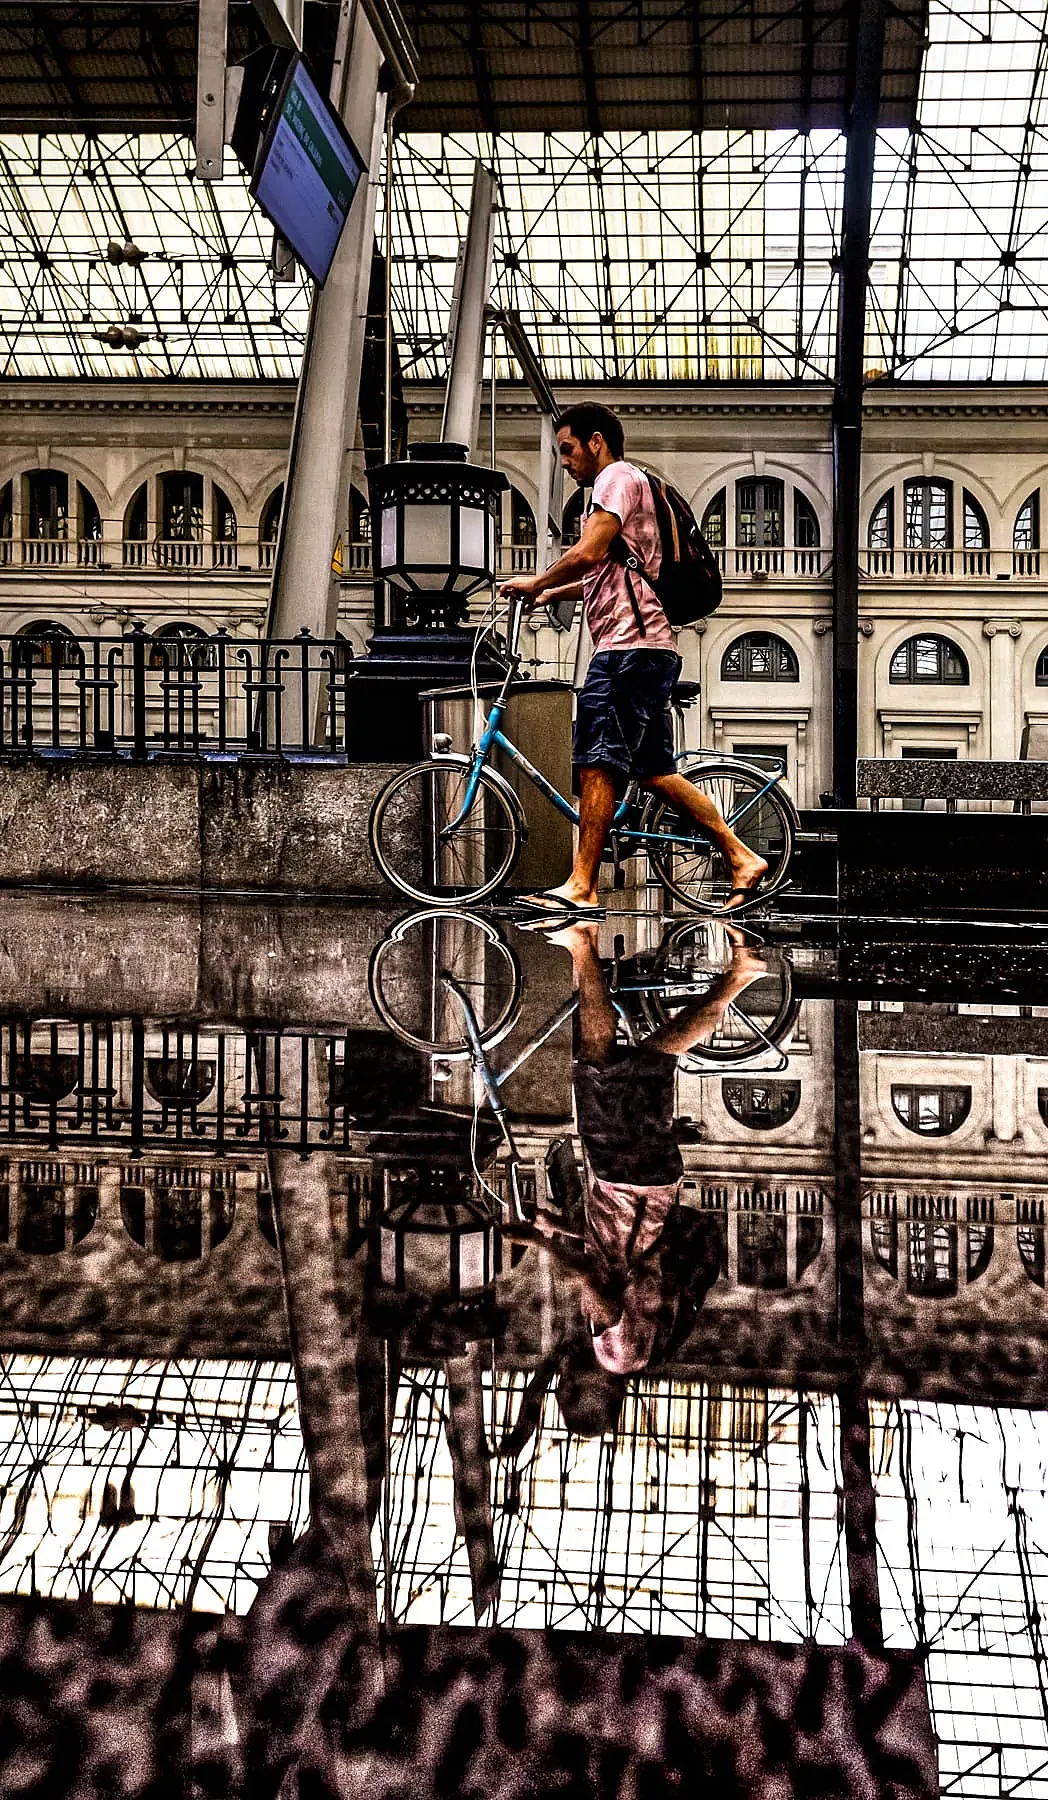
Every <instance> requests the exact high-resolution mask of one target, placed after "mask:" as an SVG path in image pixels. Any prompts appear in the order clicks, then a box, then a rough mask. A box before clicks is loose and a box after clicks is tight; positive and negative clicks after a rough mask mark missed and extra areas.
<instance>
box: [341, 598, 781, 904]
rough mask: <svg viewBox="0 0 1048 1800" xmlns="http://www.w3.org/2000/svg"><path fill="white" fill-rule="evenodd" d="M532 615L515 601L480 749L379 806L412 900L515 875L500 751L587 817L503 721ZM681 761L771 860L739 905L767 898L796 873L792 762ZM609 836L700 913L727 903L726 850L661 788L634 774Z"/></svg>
mask: <svg viewBox="0 0 1048 1800" xmlns="http://www.w3.org/2000/svg"><path fill="white" fill-rule="evenodd" d="M522 613H523V609H522V607H521V606H520V604H519V602H513V603H512V605H511V608H510V623H509V626H508V629H507V654H508V662H507V668H506V674H505V677H504V679H503V682H502V685H501V687H500V689H499V692H498V694H497V695H496V697H495V699H494V701H493V703H492V706H491V710H490V712H489V713H488V715H487V718H486V720H485V722H484V728H483V731H482V732H481V734H480V740H479V742H478V743H477V744H476V745H475V746H474V748H473V750H472V752H471V753H470V755H469V756H460V755H455V754H453V753H452V752H451V751H450V749H445V748H440V749H437V748H436V746H435V747H434V753H433V755H432V757H431V758H430V759H429V761H427V762H421V763H416V764H415V765H414V766H413V767H412V768H410V769H403V770H401V772H400V773H399V774H397V775H394V777H393V779H392V780H391V781H389V782H388V783H387V784H386V786H385V787H384V788H383V789H382V791H381V793H380V794H379V795H378V798H377V799H376V801H375V804H374V806H373V807H372V809H371V818H370V821H369V825H368V838H369V842H370V845H371V853H372V855H373V856H374V858H375V861H376V863H377V864H378V867H379V869H380V870H381V871H382V874H383V875H384V876H385V878H386V880H387V881H388V882H390V884H391V885H392V886H393V887H395V888H398V889H399V891H400V892H401V893H402V894H406V895H407V896H408V897H409V899H412V900H424V901H429V902H434V901H436V902H438V903H441V904H446V905H452V904H454V902H455V901H456V900H480V899H483V898H484V896H485V895H487V894H493V893H495V892H496V890H497V889H498V888H500V887H502V886H503V885H504V884H505V883H506V882H507V881H508V880H509V877H510V875H511V873H512V871H513V868H514V865H515V864H516V861H517V858H518V856H519V855H520V852H521V849H522V847H523V845H524V843H525V841H526V839H527V825H526V822H525V818H524V809H523V807H522V805H521V803H520V800H519V799H518V797H517V795H516V793H515V792H514V790H513V789H512V788H511V787H510V785H509V782H508V781H507V780H506V778H505V776H504V775H501V774H500V773H499V772H498V770H497V769H493V768H492V767H491V766H490V760H489V759H490V757H491V754H492V751H493V750H495V749H499V750H501V751H502V752H503V753H504V754H505V755H506V756H508V757H509V758H510V759H511V761H512V762H514V763H515V764H516V765H517V767H518V768H519V769H521V770H522V771H523V773H524V775H525V776H526V777H527V779H528V780H529V781H530V782H531V784H532V786H533V787H535V788H537V789H538V791H539V793H540V794H542V795H544V797H545V798H546V799H547V800H548V801H549V802H550V804H551V805H553V806H555V807H556V808H557V811H558V812H560V813H563V815H564V817H565V818H567V819H570V820H571V821H572V823H573V824H575V825H577V824H578V822H579V815H578V811H577V809H576V808H575V807H574V806H573V805H572V804H571V802H570V801H569V800H566V799H565V798H564V796H563V794H560V793H558V792H557V790H556V788H554V787H553V786H552V784H551V783H550V782H548V781H547V780H546V778H545V776H544V775H542V774H540V773H539V771H538V769H536V768H535V767H534V765H533V764H532V763H530V762H529V761H528V759H527V757H526V756H524V755H523V754H522V752H521V751H520V750H518V749H517V746H516V745H515V744H513V743H511V742H510V740H509V738H507V737H506V736H505V735H504V733H503V732H502V730H501V725H502V720H503V718H504V716H505V711H506V702H507V698H508V695H509V692H510V689H511V687H512V686H513V683H514V678H515V676H516V674H517V671H518V669H519V667H520V660H521V659H520V654H519V650H518V640H519V637H520V625H521V618H522ZM677 766H678V768H679V769H680V772H681V773H682V774H684V775H686V776H687V778H688V780H689V781H690V782H692V783H694V785H695V786H696V787H697V788H698V789H699V790H700V791H701V792H702V793H704V794H705V795H706V797H707V798H708V799H709V800H712V802H713V804H714V805H715V806H716V808H717V810H718V812H719V813H720V814H721V816H722V818H724V819H726V820H727V822H728V824H729V825H730V826H731V828H732V830H733V831H734V832H736V833H737V835H738V836H739V837H740V838H742V840H743V842H744V843H745V844H746V845H747V846H748V848H749V849H751V850H753V851H754V852H756V854H757V855H759V856H762V857H763V858H764V859H765V861H766V862H767V864H768V873H767V875H766V876H765V878H764V880H763V881H762V882H761V885H760V889H759V892H758V893H757V894H756V895H755V896H754V898H753V900H751V901H746V902H743V905H742V906H738V907H736V908H734V911H735V912H742V911H743V910H745V908H746V907H747V906H752V905H755V904H757V903H758V901H763V900H766V899H767V898H768V897H769V895H770V894H772V893H774V892H775V890H776V889H777V888H780V887H781V886H782V884H783V882H784V881H785V879H786V871H787V869H788V867H789V862H790V858H791V856H792V854H793V845H794V839H795V835H796V831H797V826H798V818H797V812H796V809H795V807H794V805H793V802H792V800H791V799H790V797H789V795H788V794H787V793H786V792H785V790H784V789H783V787H782V785H781V784H782V780H783V775H784V771H783V770H782V769H781V768H776V769H774V770H772V771H766V770H764V769H760V768H758V767H757V766H756V765H755V764H751V763H747V762H743V761H740V760H739V759H737V758H735V757H727V756H714V755H706V754H705V753H703V752H699V753H698V754H697V755H696V754H694V753H693V754H691V755H688V756H684V757H680V758H678V764H677ZM609 844H610V848H611V852H612V856H613V857H614V859H615V861H616V863H618V862H620V861H623V860H625V859H626V858H628V857H630V856H635V855H638V854H639V853H640V852H641V851H644V852H645V854H646V855H647V858H648V863H649V865H650V867H651V870H652V873H653V874H654V875H655V877H656V878H657V879H658V880H659V881H660V882H661V883H662V885H663V887H664V888H665V889H666V891H667V892H668V893H669V894H671V895H672V896H673V897H674V898H675V899H676V900H679V901H680V902H681V903H682V904H683V905H685V906H687V907H690V908H692V909H693V910H694V911H697V912H706V913H716V912H722V911H723V910H724V905H725V902H726V900H727V897H728V894H729V891H730V889H731V886H732V882H731V877H730V875H729V873H728V870H727V868H726V866H725V863H724V860H723V858H722V856H721V854H720V852H719V851H718V850H717V849H715V848H714V846H713V844H711V843H710V841H709V839H708V838H706V837H704V836H703V834H702V832H701V831H700V830H699V828H698V827H697V826H696V825H695V823H694V821H693V820H692V819H690V818H688V817H686V816H684V815H683V814H681V813H679V812H678V811H677V809H676V808H675V807H674V806H672V805H670V804H669V802H667V801H665V800H663V799H661V798H660V797H659V795H658V794H648V795H646V794H645V793H644V792H643V791H642V790H641V789H640V788H639V787H638V786H637V784H636V783H631V785H630V787H629V788H628V789H627V792H626V795H625V798H624V799H623V800H622V802H621V803H620V805H619V808H618V810H617V812H616V814H615V817H614V820H613V822H612V829H611V835H610V839H609Z"/></svg>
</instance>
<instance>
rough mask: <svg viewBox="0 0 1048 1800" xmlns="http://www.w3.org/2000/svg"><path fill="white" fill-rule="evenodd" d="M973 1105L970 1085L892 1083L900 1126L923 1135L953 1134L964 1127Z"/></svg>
mask: <svg viewBox="0 0 1048 1800" xmlns="http://www.w3.org/2000/svg"><path fill="white" fill-rule="evenodd" d="M971 1108H972V1090H971V1088H970V1087H938V1086H935V1087H933V1086H930V1085H929V1086H927V1087H924V1086H921V1085H919V1084H918V1083H902V1082H894V1081H893V1083H892V1111H893V1112H894V1114H895V1117H896V1118H897V1119H898V1121H899V1123H900V1125H905V1127H906V1129H907V1131H914V1132H916V1133H917V1134H918V1136H919V1137H949V1136H950V1133H951V1132H954V1131H959V1130H960V1127H961V1126H962V1125H963V1124H964V1121H965V1119H966V1118H967V1117H968V1114H969V1113H970V1111H971Z"/></svg>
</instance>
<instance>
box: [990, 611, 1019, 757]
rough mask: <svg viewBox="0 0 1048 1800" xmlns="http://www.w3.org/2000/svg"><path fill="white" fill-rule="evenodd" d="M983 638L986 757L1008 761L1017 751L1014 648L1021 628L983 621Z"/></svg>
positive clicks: (1003, 621)
mask: <svg viewBox="0 0 1048 1800" xmlns="http://www.w3.org/2000/svg"><path fill="white" fill-rule="evenodd" d="M982 629H983V637H984V638H987V639H988V640H989V644H990V681H989V688H988V693H987V713H988V718H987V727H988V729H987V741H988V744H989V754H990V756H992V757H996V758H1000V759H1001V760H1002V761H1004V762H1011V760H1012V759H1013V757H1015V756H1017V755H1018V752H1019V734H1018V730H1017V726H1016V717H1015V710H1016V692H1015V649H1014V645H1015V643H1016V642H1017V641H1018V639H1019V638H1021V637H1022V632H1023V628H1022V626H1021V624H1020V623H1019V620H1018V619H984V620H983V628H982Z"/></svg>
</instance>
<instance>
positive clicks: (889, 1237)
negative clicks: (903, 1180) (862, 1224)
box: [870, 1194, 899, 1276]
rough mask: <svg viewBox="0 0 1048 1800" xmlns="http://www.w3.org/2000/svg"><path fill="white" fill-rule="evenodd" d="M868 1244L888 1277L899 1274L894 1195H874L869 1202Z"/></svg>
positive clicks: (897, 1228) (896, 1213) (896, 1217)
mask: <svg viewBox="0 0 1048 1800" xmlns="http://www.w3.org/2000/svg"><path fill="white" fill-rule="evenodd" d="M870 1243H871V1245H872V1248H873V1254H874V1256H875V1257H876V1259H877V1261H878V1262H879V1263H880V1265H881V1268H882V1269H887V1271H888V1273H889V1275H892V1276H897V1275H898V1273H899V1213H898V1206H897V1203H896V1198H895V1195H894V1194H874V1195H873V1196H872V1197H871V1201H870Z"/></svg>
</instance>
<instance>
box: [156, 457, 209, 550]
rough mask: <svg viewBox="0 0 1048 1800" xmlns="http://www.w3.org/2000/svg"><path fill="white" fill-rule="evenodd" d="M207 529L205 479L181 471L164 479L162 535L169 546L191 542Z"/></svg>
mask: <svg viewBox="0 0 1048 1800" xmlns="http://www.w3.org/2000/svg"><path fill="white" fill-rule="evenodd" d="M203 530H204V477H203V476H202V475H194V474H193V473H192V471H191V470H189V469H177V470H175V471H174V472H173V473H172V474H169V475H161V477H160V536H161V537H162V538H163V539H165V540H166V541H167V542H169V543H183V544H184V543H191V542H193V541H194V540H195V539H197V538H199V537H201V536H202V535H203Z"/></svg>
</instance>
